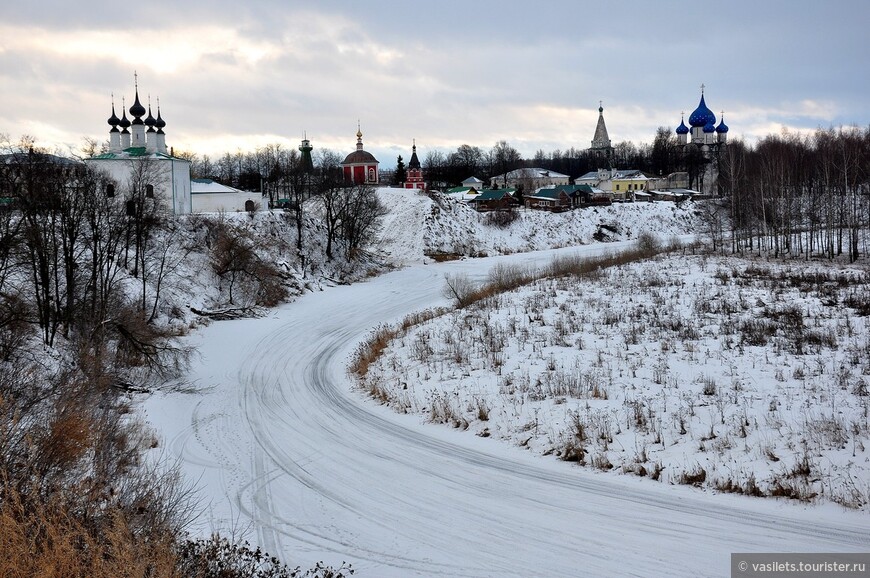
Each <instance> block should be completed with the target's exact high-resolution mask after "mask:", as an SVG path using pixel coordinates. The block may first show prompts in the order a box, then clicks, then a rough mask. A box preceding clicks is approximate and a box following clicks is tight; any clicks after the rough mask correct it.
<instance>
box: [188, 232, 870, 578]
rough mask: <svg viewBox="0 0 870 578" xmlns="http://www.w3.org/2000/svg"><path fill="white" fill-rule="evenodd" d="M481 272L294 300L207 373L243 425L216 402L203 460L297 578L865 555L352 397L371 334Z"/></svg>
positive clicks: (808, 514) (717, 502) (854, 540)
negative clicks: (355, 358)
mask: <svg viewBox="0 0 870 578" xmlns="http://www.w3.org/2000/svg"><path fill="white" fill-rule="evenodd" d="M590 249H591V248H590ZM596 250H598V251H601V250H602V249H601V247H596ZM536 258H538V259H540V258H541V257H540V255H529V254H526V255H516V256H512V257H510V258H503V259H505V260H513V261H521V262H531V261H533V260H534V259H536ZM492 262H493V260H486V261H483V260H482V261H467V262H460V263H450V264H444V265H439V266H434V265H431V266H425V267H424V266H418V267H413V268H411V269H406V270H404V271H399V272H396V273H392V274H390V275H386V276H384V277H381V278H377V279H373V280H370V281H368V282H367V283H363V284H359V285H354V286H351V287H337V288H334V289H331V290H329V291H327V292H323V293H318V294H312V295H307V296H305V297H303V298H302V299H301V300H299V301H298V302H296V303H293V304H291V305H289V306H287V307H284V308H282V309H281V310H280V311H279V312H278V313H276V315H275V319H273V320H271V321H270V322H269V323H266V324H264V325H263V326H262V327H260V326H257V328H256V329H255V330H252V329H251V327H252V326H250V325H245V326H244V327H245V331H239V332H238V335H234V338H235V339H237V340H238V346H237V347H236V348H235V350H236V355H227V356H226V359H221V360H215V359H212V360H211V362H212V363H215V362H217V361H219V362H221V363H226V364H232V365H234V367H236V368H237V372H235V377H234V378H233V379H235V380H236V381H235V383H231V384H227V385H226V387H227V388H228V389H227V391H231V392H234V394H233V395H235V396H236V397H235V399H236V403H237V406H236V408H235V410H234V411H236V412H237V413H238V415H236V414H234V413H232V411H233V410H232V409H230V410H228V409H227V408H226V407H225V406H221V405H220V404H221V403H224V402H220V401H219V400H220V398H219V397H216V398H215V399H216V400H218V402H216V405H215V406H214V407H212V410H211V411H213V412H214V413H218V412H229V414H228V415H227V417H226V418H225V419H222V420H213V421H212V422H210V423H211V424H212V426H213V427H215V428H218V429H215V430H212V433H213V434H214V435H215V436H218V437H220V436H222V435H232V436H234V437H238V438H239V442H237V443H236V442H234V443H230V444H219V447H217V448H216V447H214V445H213V444H203V447H204V448H205V450H204V451H205V452H206V453H208V454H209V456H211V458H213V459H214V460H216V461H219V462H220V463H221V464H222V465H223V467H224V468H225V469H228V470H232V469H233V468H237V469H240V470H244V469H245V468H248V469H249V471H248V473H247V474H244V473H243V475H244V476H247V479H246V481H245V482H244V483H240V484H237V485H233V484H228V483H226V482H224V486H223V487H224V491H226V493H227V495H229V496H230V497H231V498H237V499H238V503H239V504H240V507H242V512H243V514H244V515H245V516H247V517H248V518H249V519H250V520H251V522H252V523H253V524H254V526H255V527H256V528H257V532H258V536H260V539H261V540H262V541H263V542H264V543H263V544H261V545H263V546H266V545H267V543H268V544H274V545H275V547H276V548H278V549H279V551H278V553H279V555H281V556H282V557H283V558H284V559H285V560H286V561H288V562H289V563H292V564H294V565H295V564H303V565H304V564H313V563H314V562H316V561H317V560H321V559H323V560H327V561H328V562H330V563H338V562H339V561H340V560H348V561H351V562H353V563H354V566H355V567H357V568H358V569H359V571H360V572H359V575H363V576H379V577H381V576H384V577H388V576H408V575H419V576H434V575H443V576H492V575H499V576H530V575H547V576H573V575H578V574H580V575H584V574H588V575H595V574H597V575H612V574H614V573H618V574H621V575H637V576H650V575H664V574H668V575H675V576H693V575H723V576H726V575H728V573H729V563H730V556H729V554H730V552H738V551H860V550H863V549H866V545H867V544H868V543H870V523H868V519H867V517H866V516H865V515H855V514H853V513H849V512H845V513H842V512H839V511H837V510H836V509H833V508H826V507H819V508H815V507H811V508H807V507H803V506H794V505H792V504H784V503H781V502H772V501H769V500H754V499H750V498H742V497H734V496H727V495H725V496H723V495H717V496H710V495H708V494H704V493H701V492H697V491H694V490H690V489H687V488H676V487H662V486H661V485H658V484H655V483H653V482H650V481H639V480H634V479H628V478H620V477H613V476H604V475H597V474H595V473H593V472H589V471H584V470H579V469H577V468H575V467H572V466H570V465H567V464H564V463H559V462H556V461H555V460H554V459H552V458H537V457H533V456H530V455H528V454H527V453H524V452H523V451H522V450H519V449H517V448H511V447H506V446H502V445H501V444H499V443H498V442H496V441H493V440H481V439H480V438H476V437H475V436H471V435H470V434H462V433H458V432H455V431H452V430H449V429H447V428H445V427H441V426H428V425H421V424H420V423H419V418H418V417H414V416H401V415H395V414H393V413H391V412H390V411H388V410H387V409H385V408H383V407H379V406H377V405H375V404H374V403H373V402H371V401H369V400H367V399H364V398H362V396H361V395H360V394H358V393H357V392H352V391H350V381H349V379H348V377H347V376H346V374H345V363H346V361H347V357H348V355H349V353H350V352H351V351H352V349H353V348H354V346H355V343H357V342H358V341H360V340H361V339H362V338H363V337H364V335H365V333H366V332H367V331H368V330H369V329H370V328H372V327H374V326H376V325H378V324H379V323H381V322H385V321H389V320H398V319H399V318H401V317H402V316H403V315H404V314H405V313H408V312H410V311H412V310H418V309H422V308H424V307H426V306H429V305H430V304H432V303H433V302H434V301H437V300H438V294H439V293H440V287H441V284H442V282H443V277H442V276H443V274H444V272H447V271H467V272H469V273H470V274H473V275H476V276H478V277H480V276H483V275H485V272H486V270H487V263H489V264H491V263H492ZM231 323H236V322H231ZM239 327H242V326H241V325H240V326H239ZM204 349H206V347H204ZM205 353H207V352H205ZM198 411H201V412H202V411H204V410H203V409H202V408H200V410H198ZM198 419H199V421H200V422H201V423H203V424H204V423H206V420H207V419H208V416H207V415H201V416H200V417H199V418H198ZM220 428H224V431H221V430H220ZM246 439H247V440H248V442H247V443H245V442H244V440H246ZM252 451H253V457H252V455H251V452H252ZM232 452H236V453H235V454H233V453H232ZM194 453H195V452H194ZM215 454H217V455H215ZM252 460H253V465H252ZM250 470H253V471H250ZM242 496H244V498H242ZM219 498H220V496H218V495H215V496H214V497H213V499H214V500H218V499H219ZM242 504H243V505H244V506H242Z"/></svg>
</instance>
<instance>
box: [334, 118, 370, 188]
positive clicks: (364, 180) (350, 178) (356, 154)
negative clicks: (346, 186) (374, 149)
mask: <svg viewBox="0 0 870 578" xmlns="http://www.w3.org/2000/svg"><path fill="white" fill-rule="evenodd" d="M341 170H342V172H343V173H344V180H345V181H347V182H349V183H353V184H355V185H377V184H378V160H377V159H376V158H375V157H374V155H372V153H370V152H368V151H365V150H363V142H362V131H361V130H360V129H359V127H357V131H356V150H355V151H353V152H352V153H350V154H349V155H347V157H345V159H344V162H342V163H341Z"/></svg>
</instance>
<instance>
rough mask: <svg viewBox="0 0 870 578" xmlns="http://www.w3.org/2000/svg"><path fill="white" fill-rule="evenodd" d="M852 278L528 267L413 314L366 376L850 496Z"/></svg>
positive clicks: (860, 384) (574, 456) (474, 425)
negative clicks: (483, 289)
mask: <svg viewBox="0 0 870 578" xmlns="http://www.w3.org/2000/svg"><path fill="white" fill-rule="evenodd" d="M868 280H870V278H868V274H867V272H866V271H863V270H861V269H859V268H842V267H834V266H830V265H828V266H824V267H820V266H819V265H818V264H808V263H804V262H798V263H789V264H768V263H766V262H764V261H760V260H753V259H738V258H721V257H708V256H692V255H685V254H683V253H676V254H673V255H671V256H669V257H659V258H657V259H655V260H652V261H647V262H642V263H634V264H630V265H625V266H621V267H618V268H612V269H608V270H604V271H602V272H601V273H600V275H596V276H594V277H593V278H589V277H585V278H582V279H574V280H570V279H564V278H562V279H547V280H542V281H539V282H538V283H535V284H533V285H531V286H527V287H523V288H522V289H519V290H516V291H513V292H509V293H505V294H501V295H499V297H498V298H497V299H494V300H492V301H488V302H479V303H477V304H475V305H474V306H472V307H469V308H467V309H462V310H457V311H455V312H452V313H450V314H447V315H443V316H440V317H436V318H435V319H432V320H430V321H427V322H426V323H423V324H421V325H418V326H416V327H414V328H412V329H411V330H410V331H409V332H408V333H407V334H405V335H403V336H402V337H401V338H400V339H397V340H394V341H393V343H392V344H391V346H390V347H389V348H388V349H387V350H386V351H385V352H384V355H383V356H382V357H381V358H380V359H379V360H378V362H377V363H376V364H375V365H373V366H371V367H370V368H369V370H368V373H367V375H366V377H365V388H367V389H368V390H369V391H371V392H372V393H373V395H374V396H375V397H376V398H378V399H381V400H388V403H389V404H390V405H391V406H392V407H394V408H395V409H397V410H398V411H402V412H409V413H414V414H420V415H423V416H424V417H425V418H426V419H427V420H428V421H431V422H434V423H444V424H448V425H450V426H452V427H456V428H461V429H468V430H470V431H472V432H474V433H476V434H477V435H480V436H485V437H490V436H491V437H494V438H497V439H502V440H506V441H508V442H509V443H512V444H514V445H518V446H521V447H526V448H530V449H531V450H532V451H535V452H538V453H543V454H546V455H549V454H555V455H556V456H558V457H560V458H561V459H563V460H570V461H577V462H580V463H582V464H584V465H589V466H590V467H593V468H596V469H598V470H603V471H612V472H624V473H632V474H635V475H639V476H642V477H649V478H653V479H655V480H658V481H660V482H664V483H672V484H689V485H697V486H700V487H707V488H715V489H718V490H720V491H726V492H735V493H746V494H751V495H767V496H771V495H772V496H780V497H782V496H785V497H789V498H791V499H798V500H807V501H820V500H833V501H835V502H837V503H840V504H843V505H846V506H848V507H852V508H864V507H866V506H867V505H868V502H870V451H868V447H867V446H870V429H868V427H870V425H868V424H870V422H868V417H867V416H868V410H870V393H868V392H870V377H868V375H870V358H868V355H867V354H868V351H870V326H868V318H867V314H868V313H870V310H868V309H867V304H868V303H870V290H868Z"/></svg>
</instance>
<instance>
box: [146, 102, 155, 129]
mask: <svg viewBox="0 0 870 578" xmlns="http://www.w3.org/2000/svg"><path fill="white" fill-rule="evenodd" d="M156 122H157V121H156V120H155V119H154V117H153V116H151V105H150V104H149V105H148V118H146V119H145V126H147V127H148V128H154V123H156Z"/></svg>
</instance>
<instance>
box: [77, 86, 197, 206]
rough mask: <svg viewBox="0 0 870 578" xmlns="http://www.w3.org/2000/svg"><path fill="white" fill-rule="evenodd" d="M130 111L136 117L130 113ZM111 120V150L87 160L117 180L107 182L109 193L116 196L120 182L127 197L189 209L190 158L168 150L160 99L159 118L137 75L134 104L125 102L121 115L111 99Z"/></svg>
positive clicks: (109, 121) (107, 193)
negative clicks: (145, 101)
mask: <svg viewBox="0 0 870 578" xmlns="http://www.w3.org/2000/svg"><path fill="white" fill-rule="evenodd" d="M121 102H122V103H123V102H124V101H123V100H122V101H121ZM128 112H129V113H130V116H132V117H133V120H130V119H129V118H128V117H127V113H128ZM146 113H147V116H145V115H146ZM142 117H145V118H144V119H143V118H142ZM108 123H109V126H111V127H112V128H111V130H110V131H109V149H108V151H107V152H105V153H103V154H99V155H96V156H94V157H91V158H89V159H86V160H85V162H86V163H88V164H89V165H91V166H93V167H94V168H97V169H100V170H102V171H104V172H105V173H106V174H108V175H109V176H110V177H111V178H112V179H113V180H114V181H115V184H110V185H107V190H106V195H107V196H115V189H116V186H117V187H118V189H119V192H120V191H124V196H125V197H127V198H128V200H129V199H130V198H132V197H134V196H140V197H141V198H143V199H155V202H159V203H161V204H162V205H163V207H164V208H165V209H167V210H169V211H171V212H172V213H173V214H175V215H184V214H187V213H190V212H191V208H192V205H191V202H192V201H191V180H190V161H188V160H187V159H182V158H178V157H176V156H174V155H173V154H172V152H171V151H169V152H167V149H166V134H165V133H164V131H163V129H164V128H165V127H166V121H164V120H163V116H162V115H161V113H160V104H159V101H158V104H157V118H154V116H153V114H152V113H151V103H150V102H149V103H148V108H147V109H146V108H145V107H144V106H143V105H142V103H141V102H140V101H139V80H138V77H137V78H136V81H135V98H134V102H133V105H132V106H131V107H130V109H129V111H127V110H124V105H123V104H122V109H121V118H118V115H117V114H116V113H115V104H114V102H112V115H111V116H110V117H109V119H108ZM119 129H120V130H119Z"/></svg>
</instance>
